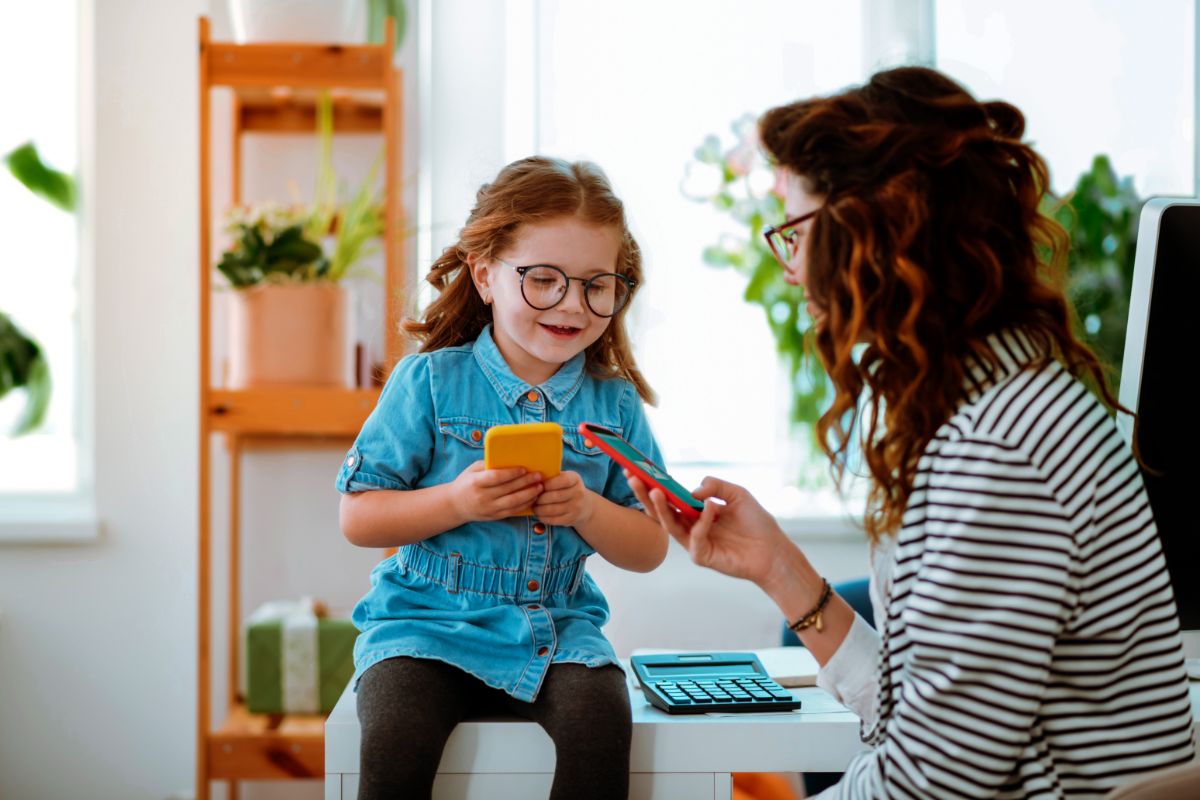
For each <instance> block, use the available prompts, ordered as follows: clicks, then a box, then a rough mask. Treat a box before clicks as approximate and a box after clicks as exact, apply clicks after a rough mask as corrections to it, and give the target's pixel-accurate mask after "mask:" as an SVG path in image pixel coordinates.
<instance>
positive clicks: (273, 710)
mask: <svg viewBox="0 0 1200 800" xmlns="http://www.w3.org/2000/svg"><path fill="white" fill-rule="evenodd" d="M357 636H358V629H357V628H355V627H354V623H352V622H351V621H350V620H348V619H339V618H336V617H326V616H324V614H323V610H322V609H321V608H319V606H318V605H317V604H316V603H314V602H313V601H311V600H308V599H305V600H301V601H300V602H272V603H266V604H264V605H262V606H260V607H259V608H258V609H256V610H255V612H254V613H253V614H251V615H250V618H249V619H248V620H247V622H246V649H245V653H246V708H247V709H248V710H249V711H250V712H251V713H254V714H315V713H318V712H320V713H328V712H330V711H332V710H333V707H334V705H335V704H336V703H337V700H338V697H340V696H341V694H342V690H343V689H345V688H346V684H347V683H348V682H349V681H350V678H351V677H352V676H353V675H354V639H355V637H357Z"/></svg>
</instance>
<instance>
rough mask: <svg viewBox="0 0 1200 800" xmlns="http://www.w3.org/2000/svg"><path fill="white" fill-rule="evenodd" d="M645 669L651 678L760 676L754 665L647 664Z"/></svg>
mask: <svg viewBox="0 0 1200 800" xmlns="http://www.w3.org/2000/svg"><path fill="white" fill-rule="evenodd" d="M643 669H645V670H646V676H647V677H649V678H670V677H672V676H676V675H677V676H680V677H685V676H686V677H696V676H704V675H718V674H719V675H758V674H759V672H758V670H756V669H755V668H754V665H753V664H646V665H645V666H644V667H643Z"/></svg>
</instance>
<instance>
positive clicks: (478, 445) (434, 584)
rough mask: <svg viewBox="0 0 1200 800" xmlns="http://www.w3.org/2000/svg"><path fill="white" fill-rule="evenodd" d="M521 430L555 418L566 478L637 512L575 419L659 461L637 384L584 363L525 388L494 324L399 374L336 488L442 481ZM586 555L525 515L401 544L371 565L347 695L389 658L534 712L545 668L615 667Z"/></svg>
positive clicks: (574, 536)
mask: <svg viewBox="0 0 1200 800" xmlns="http://www.w3.org/2000/svg"><path fill="white" fill-rule="evenodd" d="M517 422H557V423H558V424H559V425H561V426H562V428H563V465H562V466H563V469H564V470H572V471H574V472H577V473H579V475H580V477H581V478H582V480H583V482H584V484H585V485H586V486H587V488H588V489H591V490H592V491H594V492H596V493H598V494H600V495H602V496H604V497H606V498H608V499H609V500H611V501H612V502H614V503H617V504H618V505H622V506H629V507H633V508H641V506H640V504H639V503H638V502H637V499H636V498H635V497H634V495H633V492H631V491H630V489H629V486H628V484H627V483H626V482H625V478H624V476H623V474H622V472H621V468H620V466H618V465H617V464H616V463H615V462H614V461H612V460H611V459H610V458H608V456H606V455H604V454H603V453H602V452H600V450H599V449H598V448H595V447H588V446H587V445H586V444H585V443H584V439H583V437H582V436H581V435H580V434H579V433H578V431H577V428H578V427H579V423H581V422H594V423H597V424H599V425H603V426H604V427H606V428H611V429H613V430H615V431H618V432H619V433H621V434H622V435H623V436H624V437H625V438H626V439H628V440H629V441H630V443H632V444H633V446H634V447H636V448H637V449H639V450H641V451H642V452H643V453H645V454H646V455H647V456H649V457H650V458H651V459H653V460H654V461H656V462H658V463H661V455H660V453H659V450H658V445H657V443H656V442H655V441H654V437H653V435H652V434H651V432H650V428H649V425H648V424H647V421H646V417H645V414H644V411H643V408H642V401H641V398H640V397H639V396H638V393H637V390H636V389H635V388H634V387H633V385H632V384H630V383H629V382H628V381H625V380H621V379H615V378H614V379H608V380H600V379H597V378H594V377H592V376H590V375H588V374H587V372H586V371H585V369H584V354H583V353H580V354H579V355H577V356H575V357H574V358H572V359H571V360H570V361H568V362H567V363H565V364H563V365H562V367H560V368H559V370H558V372H556V373H555V374H554V375H553V376H552V377H551V378H550V379H549V380H547V381H546V382H545V383H543V384H541V385H539V386H531V385H530V384H528V383H526V382H525V381H523V380H521V379H520V378H518V377H517V376H516V375H514V374H513V372H512V370H511V369H509V367H508V364H507V363H506V362H505V361H504V358H503V356H501V354H500V351H499V350H498V349H497V348H496V344H495V341H494V340H493V339H492V334H491V327H490V326H489V327H488V328H485V329H484V331H483V332H482V333H481V334H480V335H479V338H478V339H477V340H476V341H475V342H473V343H471V344H466V345H461V346H458V347H447V348H444V349H442V350H437V351H434V352H429V353H420V354H416V355H410V356H408V357H406V358H405V359H404V360H402V361H401V362H400V363H399V364H398V365H397V366H396V368H395V369H394V370H393V371H392V374H391V376H390V377H389V378H388V381H387V384H386V385H385V386H384V388H383V392H382V393H381V394H380V397H379V403H378V405H377V406H376V407H375V410H374V411H373V412H372V413H371V416H370V417H368V419H367V421H366V422H365V423H364V424H363V428H362V431H361V432H359V434H358V438H357V439H356V440H355V442H354V445H353V447H351V448H350V451H349V452H348V453H347V454H346V457H345V459H344V460H343V461H342V467H341V470H340V471H339V473H338V477H337V488H338V491H340V492H343V493H350V492H368V491H373V490H377V489H391V490H397V491H407V490H410V489H421V488H424V487H428V486H437V485H438V484H442V483H448V482H451V481H453V480H454V479H455V478H456V477H458V475H459V473H461V472H462V471H463V470H464V469H465V468H466V467H467V466H468V465H470V464H471V463H473V462H475V461H479V460H481V459H482V458H483V440H484V436H485V435H486V434H487V431H488V429H489V428H491V427H492V426H493V425H507V424H512V423H517ZM594 552H595V550H593V549H592V548H591V547H590V546H589V545H588V543H587V542H586V541H584V539H583V537H581V536H580V535H579V534H578V533H577V532H576V531H575V529H574V528H572V527H569V526H558V525H545V524H543V523H541V522H539V521H538V520H537V518H536V517H532V516H530V517H510V518H509V519H504V520H499V521H492V522H469V523H467V524H465V525H461V526H459V527H457V528H452V529H450V530H447V531H445V532H443V533H440V534H437V535H436V536H432V537H430V538H428V539H425V540H423V541H420V542H416V543H414V544H409V545H405V546H403V547H401V548H400V549H399V551H398V552H397V553H396V555H394V556H392V557H390V558H388V559H386V560H384V561H383V562H381V563H380V564H379V565H378V566H376V567H375V569H374V570H373V571H372V573H371V589H370V590H369V591H368V592H367V594H366V595H365V596H364V597H363V598H362V600H360V601H359V603H358V605H357V606H356V607H355V609H354V616H353V619H354V623H355V625H357V626H358V629H359V630H360V631H361V632H362V633H361V634H360V635H359V637H358V640H357V642H356V643H355V646H354V665H355V674H354V685H355V686H357V682H358V679H359V677H361V676H362V674H363V673H364V672H366V670H367V669H369V668H370V667H371V666H372V665H374V664H376V663H377V662H379V661H382V660H384V659H386V658H392V657H395V656H411V657H414V658H433V659H438V660H440V661H445V662H447V663H449V664H453V665H454V666H456V667H458V668H460V669H462V670H465V671H466V672H469V673H470V674H472V675H474V676H476V677H477V678H479V679H480V680H481V681H483V682H484V683H485V684H487V685H488V686H492V687H494V688H497V689H501V690H503V691H504V692H507V693H508V694H510V695H512V696H513V697H515V698H516V699H518V700H523V701H526V702H532V701H533V700H534V699H535V698H536V697H537V694H538V690H539V689H540V687H541V685H542V681H543V679H544V678H545V676H546V670H547V669H548V668H549V666H550V665H551V664H552V663H563V662H571V663H577V664H585V665H587V666H589V667H598V666H601V665H603V664H617V665H618V666H619V662H618V661H617V658H616V654H615V653H614V652H613V649H612V645H611V644H609V642H608V640H607V639H605V638H604V635H603V634H602V633H601V632H600V628H601V626H603V625H604V623H605V622H606V621H607V620H608V614H609V612H608V603H607V601H606V600H605V599H604V595H603V594H602V593H601V591H600V589H599V587H598V586H597V585H596V583H595V581H593V580H592V578H591V576H589V575H588V574H587V571H586V570H585V568H584V567H585V562H586V561H587V557H588V556H589V555H591V554H592V553H594Z"/></svg>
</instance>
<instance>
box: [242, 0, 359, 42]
mask: <svg viewBox="0 0 1200 800" xmlns="http://www.w3.org/2000/svg"><path fill="white" fill-rule="evenodd" d="M365 12H366V2H365V0H229V20H230V23H231V24H232V26H233V39H234V41H236V42H237V43H238V44H245V43H246V42H362V41H363V38H364V35H365V24H366V14H365Z"/></svg>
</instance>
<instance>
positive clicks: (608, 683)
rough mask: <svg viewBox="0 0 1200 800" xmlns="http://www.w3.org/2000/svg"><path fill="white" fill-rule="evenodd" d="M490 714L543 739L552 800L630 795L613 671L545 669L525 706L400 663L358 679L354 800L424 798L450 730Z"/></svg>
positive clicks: (618, 683)
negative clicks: (527, 723) (532, 725)
mask: <svg viewBox="0 0 1200 800" xmlns="http://www.w3.org/2000/svg"><path fill="white" fill-rule="evenodd" d="M496 713H509V714H516V715H518V716H521V717H524V718H526V719H529V720H533V721H534V722H537V723H538V724H539V725H541V726H542V727H543V728H544V729H545V730H546V732H547V733H548V734H549V735H550V738H551V739H552V740H553V742H554V750H555V754H556V762H555V768H554V784H553V786H552V787H551V789H550V798H551V800H559V799H560V798H572V800H574V799H575V798H578V799H579V800H586V799H587V798H597V800H615V799H616V798H625V797H628V795H629V743H630V735H631V732H632V722H631V720H630V710H629V695H628V692H627V690H626V688H625V676H624V674H623V673H622V672H621V670H620V668H619V667H616V666H613V665H611V664H609V665H606V666H603V667H597V668H589V667H586V666H584V665H583V664H552V665H551V666H550V669H549V671H548V672H547V673H546V679H545V680H544V681H543V683H542V688H541V690H540V691H539V693H538V696H537V699H536V700H535V701H534V702H532V703H525V702H522V701H520V700H516V699H514V698H513V697H511V696H509V695H508V694H505V693H504V692H502V691H500V690H499V689H493V688H491V687H490V686H487V685H486V684H484V683H483V682H482V681H480V680H479V679H478V678H476V677H474V676H473V675H470V674H468V673H466V672H463V671H462V670H460V669H458V668H457V667H453V666H451V665H449V664H446V663H444V662H442V661H436V660H433V659H423V658H408V657H400V658H389V659H387V660H385V661H381V662H379V663H378V664H375V665H374V666H373V667H371V668H370V669H368V670H367V671H366V672H365V673H363V676H362V678H361V679H360V680H359V684H358V719H359V722H360V723H361V726H362V749H361V751H360V756H359V760H360V765H361V766H360V770H361V772H360V775H359V787H358V797H359V800H377V798H397V797H405V798H408V797H414V798H428V797H429V796H430V794H431V792H432V791H433V779H434V776H435V775H436V773H437V767H438V764H439V763H440V762H441V759H442V749H443V748H444V747H445V745H446V740H447V739H448V738H449V736H450V732H451V731H453V730H454V726H455V725H457V724H458V723H459V722H460V721H461V720H463V719H466V718H468V717H469V716H480V715H485V714H496Z"/></svg>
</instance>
